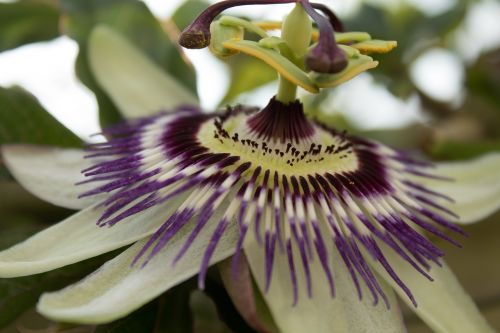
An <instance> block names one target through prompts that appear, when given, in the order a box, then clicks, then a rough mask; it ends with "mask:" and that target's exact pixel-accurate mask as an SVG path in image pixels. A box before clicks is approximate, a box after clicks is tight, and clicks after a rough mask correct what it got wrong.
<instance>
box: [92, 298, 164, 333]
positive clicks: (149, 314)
mask: <svg viewBox="0 0 500 333" xmlns="http://www.w3.org/2000/svg"><path fill="white" fill-rule="evenodd" d="M157 315H158V302H152V303H150V304H148V305H146V306H144V307H142V308H141V309H139V310H137V311H134V312H133V313H132V314H130V315H128V316H127V317H125V318H123V319H120V320H117V321H115V322H112V323H110V324H107V325H101V326H98V327H97V328H96V330H95V331H94V333H137V332H141V333H153V332H155V324H156V317H157Z"/></svg>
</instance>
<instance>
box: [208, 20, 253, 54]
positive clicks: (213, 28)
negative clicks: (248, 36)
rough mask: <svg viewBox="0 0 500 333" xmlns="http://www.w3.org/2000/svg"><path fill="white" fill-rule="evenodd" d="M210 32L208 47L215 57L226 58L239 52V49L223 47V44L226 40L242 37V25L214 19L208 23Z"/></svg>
mask: <svg viewBox="0 0 500 333" xmlns="http://www.w3.org/2000/svg"><path fill="white" fill-rule="evenodd" d="M210 34H211V35H212V38H211V39H210V45H209V48H210V51H212V53H213V54H214V55H216V56H217V57H220V58H227V57H230V56H232V55H235V54H238V53H239V51H235V50H231V49H227V48H225V47H224V45H223V44H224V42H227V41H231V40H241V39H243V37H244V31H243V28H242V27H238V26H234V25H226V24H223V23H222V22H221V21H214V22H212V24H210Z"/></svg>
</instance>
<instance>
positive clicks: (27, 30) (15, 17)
mask: <svg viewBox="0 0 500 333" xmlns="http://www.w3.org/2000/svg"><path fill="white" fill-rule="evenodd" d="M58 22H59V11H58V9H57V8H56V6H55V5H50V4H48V3H44V2H41V1H26V0H25V1H17V2H14V3H0V51H5V50H9V49H13V48H15V47H18V46H21V45H24V44H28V43H34V42H40V41H45V40H50V39H53V38H56V37H57V36H59V31H58Z"/></svg>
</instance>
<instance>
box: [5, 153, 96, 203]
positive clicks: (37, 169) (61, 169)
mask: <svg viewBox="0 0 500 333" xmlns="http://www.w3.org/2000/svg"><path fill="white" fill-rule="evenodd" d="M1 151H2V157H3V160H4V162H5V165H6V166H7V168H8V169H9V171H10V172H11V173H12V175H13V176H14V178H15V179H16V180H17V181H18V182H19V183H20V184H21V185H22V186H23V187H24V188H26V189H27V190H28V191H30V192H31V193H33V194H34V195H36V196H37V197H39V198H41V199H43V200H45V201H47V202H50V203H52V204H54V205H57V206H61V207H65V208H70V209H82V208H85V207H88V206H90V205H92V204H93V203H95V202H96V201H97V200H98V197H90V198H85V199H78V195H79V194H81V193H83V192H85V191H86V190H89V189H90V186H96V185H95V184H93V185H87V184H84V185H81V186H75V183H77V182H79V181H82V180H83V179H84V177H83V175H82V173H81V171H82V170H83V169H85V168H87V167H88V166H89V165H90V163H89V161H88V160H86V159H84V158H83V157H84V155H85V153H84V151H83V150H79V149H62V148H52V147H44V146H33V145H4V146H2V147H1Z"/></svg>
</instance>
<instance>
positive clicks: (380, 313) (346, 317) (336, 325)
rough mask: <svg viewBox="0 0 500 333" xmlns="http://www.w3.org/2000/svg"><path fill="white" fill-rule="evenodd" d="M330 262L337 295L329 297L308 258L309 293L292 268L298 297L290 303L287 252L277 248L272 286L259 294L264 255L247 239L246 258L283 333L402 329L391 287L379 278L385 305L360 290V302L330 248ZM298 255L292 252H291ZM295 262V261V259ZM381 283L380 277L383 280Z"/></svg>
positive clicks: (320, 275) (322, 277)
mask: <svg viewBox="0 0 500 333" xmlns="http://www.w3.org/2000/svg"><path fill="white" fill-rule="evenodd" d="M330 248H331V251H330V253H329V254H330V256H331V258H332V257H333V258H332V259H331V263H332V268H333V274H334V279H335V289H336V297H335V298H332V297H331V296H330V288H329V286H328V283H327V280H326V278H325V275H324V273H323V270H322V268H321V265H320V264H319V260H318V259H317V258H315V260H314V261H313V262H312V263H311V277H312V284H313V296H312V298H311V299H309V298H308V296H307V294H306V291H305V289H306V287H305V281H304V280H305V279H304V278H303V274H302V271H301V270H298V271H297V273H298V274H297V277H298V281H299V283H298V286H299V299H298V303H297V305H296V306H292V303H293V295H292V294H293V293H292V286H291V282H290V273H289V269H288V264H287V261H286V256H285V255H283V254H279V251H277V253H276V255H277V257H276V258H275V263H274V268H273V276H272V281H271V287H270V290H269V291H268V293H267V294H266V293H264V285H265V284H264V255H263V250H262V248H259V246H258V245H255V244H249V245H247V247H246V249H245V254H246V255H247V259H248V263H249V264H250V268H251V270H252V273H253V276H254V278H255V279H256V281H257V284H258V286H259V288H260V290H261V291H262V293H263V294H264V299H265V300H266V302H267V305H268V306H269V308H270V310H271V313H272V315H273V318H274V320H275V322H276V324H277V325H278V327H279V328H280V330H281V332H284V333H285V332H286V333H304V332H314V333H331V332H335V333H344V332H345V333H358V332H371V333H377V332H381V333H382V332H383V333H388V332H397V333H400V332H405V331H406V330H405V327H404V323H403V319H402V316H401V313H400V310H399V307H398V304H397V301H396V299H395V295H394V292H393V291H392V290H391V289H390V288H388V287H387V286H386V285H385V284H384V283H382V284H381V285H382V288H384V291H385V293H386V295H387V296H388V298H389V302H390V304H391V308H390V310H387V308H386V306H385V304H383V302H379V304H378V305H377V306H373V303H372V300H371V298H370V294H369V293H368V291H367V290H366V289H365V290H364V295H365V297H364V299H363V300H362V301H360V300H359V299H358V296H357V293H356V291H355V287H354V284H353V282H352V280H351V277H350V275H349V273H348V271H347V269H346V268H345V266H344V263H343V262H342V260H341V258H340V255H339V254H338V252H337V250H336V249H334V248H333V247H330ZM295 254H297V253H295ZM296 264H297V265H296V267H297V268H299V267H300V266H301V265H300V262H299V261H298V260H296ZM382 282H383V281H382Z"/></svg>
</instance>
